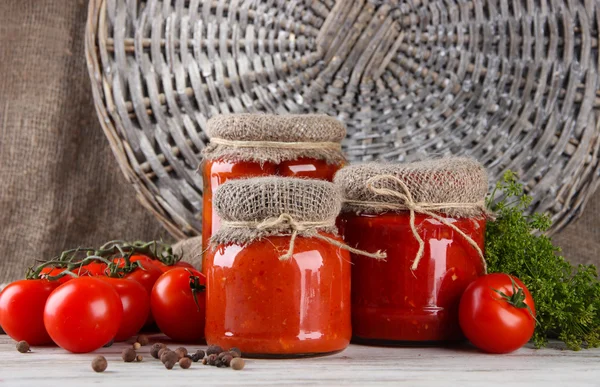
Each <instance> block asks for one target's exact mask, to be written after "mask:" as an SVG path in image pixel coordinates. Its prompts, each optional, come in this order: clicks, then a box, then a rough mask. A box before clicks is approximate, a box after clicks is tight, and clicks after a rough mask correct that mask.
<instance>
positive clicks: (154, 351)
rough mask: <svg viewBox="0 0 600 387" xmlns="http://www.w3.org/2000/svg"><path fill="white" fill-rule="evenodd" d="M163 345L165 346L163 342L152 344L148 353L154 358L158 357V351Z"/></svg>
mask: <svg viewBox="0 0 600 387" xmlns="http://www.w3.org/2000/svg"><path fill="white" fill-rule="evenodd" d="M165 347H166V345H165V344H163V343H154V344H152V347H150V355H151V356H152V357H153V358H155V359H160V356H159V355H158V352H159V351H160V350H161V349H163V348H165Z"/></svg>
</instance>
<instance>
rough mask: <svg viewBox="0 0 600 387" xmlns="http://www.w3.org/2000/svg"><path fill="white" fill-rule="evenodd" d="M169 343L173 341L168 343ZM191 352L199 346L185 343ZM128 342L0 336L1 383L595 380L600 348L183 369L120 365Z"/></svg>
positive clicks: (365, 350)
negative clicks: (60, 342) (75, 343)
mask: <svg viewBox="0 0 600 387" xmlns="http://www.w3.org/2000/svg"><path fill="white" fill-rule="evenodd" d="M169 346H170V347H171V348H172V349H175V348H177V346H178V345H177V344H169ZM185 347H187V348H188V349H189V350H192V349H197V348H202V349H205V347H203V346H195V345H189V346H185ZM123 348H125V344H115V345H113V346H112V347H110V348H102V349H100V350H98V351H97V352H95V353H90V354H81V355H75V354H71V353H68V352H66V351H64V350H63V349H60V348H52V347H47V348H33V351H32V352H31V353H28V354H20V353H18V352H17V351H16V350H15V344H14V342H13V341H12V340H11V339H10V338H8V336H5V335H0V386H28V387H29V386H31V387H41V386H60V387H67V386H77V387H81V386H88V385H89V386H98V385H106V386H123V387H137V386H140V387H149V386H169V387H170V386H190V387H192V386H197V387H201V386H210V385H219V386H227V385H254V386H266V385H277V386H291V385H304V386H307V385H329V386H339V385H357V386H368V385H383V384H389V385H406V386H477V387H480V386H494V385H498V386H504V387H516V386H527V387H533V386H561V385H563V386H584V385H585V386H600V349H594V350H583V351H579V352H573V351H567V350H562V349H561V346H560V344H558V343H552V345H551V348H546V349H542V350H535V349H533V348H523V349H521V350H519V351H517V352H514V353H512V354H508V355H487V354H483V353H480V352H478V351H476V350H475V349H473V348H471V347H468V346H463V347H458V348H381V347H367V346H359V345H351V346H350V347H349V348H348V349H347V350H345V351H344V352H341V353H339V354H336V355H332V356H326V357H319V358H311V359H295V360H253V359H248V360H247V361H246V367H245V368H244V369H243V370H241V371H234V370H232V369H230V368H215V367H210V366H203V365H202V364H200V363H193V365H192V367H191V368H190V369H188V370H183V369H180V368H179V366H175V368H174V369H173V370H170V371H169V370H167V369H165V368H164V366H163V365H162V363H160V362H159V361H158V360H156V359H154V358H152V357H151V356H150V354H149V350H150V347H149V346H145V347H142V348H141V349H140V350H139V351H138V353H140V354H142V355H143V356H144V361H143V362H141V363H124V362H123V361H122V360H121V351H122V350H123ZM96 354H102V355H104V356H105V357H106V359H107V360H108V369H107V370H106V371H105V372H104V373H95V372H94V371H92V369H91V367H90V364H91V360H92V359H93V358H94V356H96Z"/></svg>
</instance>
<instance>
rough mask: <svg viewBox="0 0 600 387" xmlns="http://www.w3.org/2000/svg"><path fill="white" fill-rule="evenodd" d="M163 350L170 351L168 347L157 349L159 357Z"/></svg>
mask: <svg viewBox="0 0 600 387" xmlns="http://www.w3.org/2000/svg"><path fill="white" fill-rule="evenodd" d="M165 352H172V351H171V349H170V348H169V347H163V348H161V349H159V350H158V358H159V359H160V358H161V357H162V355H163V353H165Z"/></svg>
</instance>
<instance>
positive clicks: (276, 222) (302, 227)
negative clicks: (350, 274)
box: [221, 213, 386, 261]
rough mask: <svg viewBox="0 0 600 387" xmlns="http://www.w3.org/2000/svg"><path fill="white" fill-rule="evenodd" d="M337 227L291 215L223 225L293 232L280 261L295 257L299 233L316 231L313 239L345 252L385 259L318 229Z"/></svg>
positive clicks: (383, 255) (333, 221)
mask: <svg viewBox="0 0 600 387" xmlns="http://www.w3.org/2000/svg"><path fill="white" fill-rule="evenodd" d="M334 225H335V218H334V219H327V220H324V221H319V222H308V221H300V220H296V219H294V217H293V216H292V215H290V214H287V213H283V214H281V215H279V216H278V217H277V218H267V219H265V220H263V221H261V222H257V221H254V222H246V221H223V222H222V223H221V227H231V228H253V229H256V230H261V231H264V230H272V229H277V228H289V229H291V230H292V233H291V237H290V243H289V245H288V249H287V252H286V253H285V254H283V255H281V256H280V257H279V260H280V261H287V260H288V259H290V258H291V257H292V255H294V245H295V243H296V237H297V236H298V233H299V232H304V231H314V232H313V233H311V235H310V236H311V237H313V238H317V239H321V240H323V241H325V242H327V243H329V244H332V245H334V246H337V247H339V248H342V249H344V250H348V251H350V252H351V253H354V254H360V255H364V256H367V257H370V258H375V259H385V257H386V254H385V253H384V252H381V251H377V252H375V253H369V252H367V251H363V250H359V249H355V248H352V247H350V246H348V245H346V244H345V243H343V242H340V241H338V240H335V239H333V238H330V237H327V236H325V235H322V234H320V233H319V232H318V231H317V229H318V228H319V227H333V226H334Z"/></svg>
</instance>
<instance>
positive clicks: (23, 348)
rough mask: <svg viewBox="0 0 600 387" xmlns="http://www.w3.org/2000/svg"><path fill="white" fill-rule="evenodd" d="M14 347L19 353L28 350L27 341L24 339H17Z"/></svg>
mask: <svg viewBox="0 0 600 387" xmlns="http://www.w3.org/2000/svg"><path fill="white" fill-rule="evenodd" d="M16 347H17V351H19V352H21V353H27V352H29V343H28V342H26V341H25V340H21V341H19V342H18V343H17V345H16Z"/></svg>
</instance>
